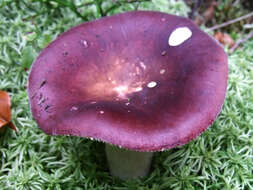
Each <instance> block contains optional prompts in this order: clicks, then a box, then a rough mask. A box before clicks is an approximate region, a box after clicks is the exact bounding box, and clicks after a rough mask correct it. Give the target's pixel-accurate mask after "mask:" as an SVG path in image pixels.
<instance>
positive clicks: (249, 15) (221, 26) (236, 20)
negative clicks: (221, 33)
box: [206, 12, 253, 32]
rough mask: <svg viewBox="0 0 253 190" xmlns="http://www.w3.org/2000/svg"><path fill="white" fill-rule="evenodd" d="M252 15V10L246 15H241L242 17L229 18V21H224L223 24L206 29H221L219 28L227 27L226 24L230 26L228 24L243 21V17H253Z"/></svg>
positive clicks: (208, 30)
mask: <svg viewBox="0 0 253 190" xmlns="http://www.w3.org/2000/svg"><path fill="white" fill-rule="evenodd" d="M252 16H253V12H251V13H249V14H246V15H244V16H241V17H239V18H236V19H233V20H229V21H227V22H224V23H222V24H218V25H216V26H213V27H211V28H208V29H207V30H206V31H207V32H210V31H213V30H216V29H219V28H223V27H225V26H228V25H230V24H233V23H236V22H238V21H241V20H243V19H246V18H249V17H252Z"/></svg>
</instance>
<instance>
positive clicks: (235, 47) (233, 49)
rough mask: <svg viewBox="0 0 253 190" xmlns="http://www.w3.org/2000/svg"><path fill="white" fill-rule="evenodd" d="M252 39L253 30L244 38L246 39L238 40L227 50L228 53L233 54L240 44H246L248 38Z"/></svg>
mask: <svg viewBox="0 0 253 190" xmlns="http://www.w3.org/2000/svg"><path fill="white" fill-rule="evenodd" d="M252 37H253V30H252V31H251V32H250V33H249V34H248V35H247V36H246V38H243V39H239V40H238V41H237V42H236V43H235V45H233V47H232V48H231V49H230V50H229V53H233V52H234V51H235V50H236V49H237V48H238V47H239V46H240V45H241V44H242V43H244V42H247V41H248V40H249V39H250V38H252Z"/></svg>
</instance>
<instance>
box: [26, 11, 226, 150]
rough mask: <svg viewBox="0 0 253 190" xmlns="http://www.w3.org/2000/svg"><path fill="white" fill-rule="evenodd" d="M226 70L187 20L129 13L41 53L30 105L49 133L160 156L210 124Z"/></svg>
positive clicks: (86, 27) (66, 36)
mask: <svg viewBox="0 0 253 190" xmlns="http://www.w3.org/2000/svg"><path fill="white" fill-rule="evenodd" d="M227 67H228V66H227V56H226V54H225V53H224V51H223V49H222V47H221V46H220V45H218V43H217V42H216V41H214V40H213V39H212V38H211V37H209V36H208V35H207V34H205V33H204V32H202V31H201V30H200V29H199V28H198V27H197V26H195V25H194V24H193V23H192V22H191V21H189V20H188V19H185V18H182V17H177V16H173V15H169V14H165V13H159V12H151V11H137V12H128V13H123V14H118V15H114V16H111V17H105V18H102V19H99V20H96V21H92V22H87V23H84V24H81V25H79V26H77V27H74V28H72V29H70V30H69V31H67V32H65V33H63V34H62V35H60V36H59V37H58V38H57V39H56V40H55V41H54V42H52V43H51V44H50V45H49V46H48V47H46V48H45V49H44V50H43V51H42V52H41V53H40V55H39V56H38V58H37V59H36V61H35V62H34V63H33V65H32V69H31V72H30V76H29V87H28V93H29V101H30V106H31V110H32V114H33V116H34V118H35V120H36V121H37V123H38V125H39V127H40V128H41V129H42V130H43V131H44V132H45V133H47V134H50V135H74V136H81V137H89V138H95V139H98V140H102V141H105V142H108V143H110V144H114V145H118V146H122V147H124V148H128V149H133V150H139V151H158V150H164V149H167V148H172V147H175V146H178V145H183V144H185V143H187V142H189V141H190V140H192V139H194V138H195V137H197V136H198V135H200V133H201V132H203V131H204V130H205V129H206V128H207V127H208V126H209V125H210V124H211V123H212V122H213V121H214V120H215V118H216V117H217V115H218V113H219V112H220V110H221V107H222V104H223V102H224V98H225V94H226V86H227V75H228V68H227Z"/></svg>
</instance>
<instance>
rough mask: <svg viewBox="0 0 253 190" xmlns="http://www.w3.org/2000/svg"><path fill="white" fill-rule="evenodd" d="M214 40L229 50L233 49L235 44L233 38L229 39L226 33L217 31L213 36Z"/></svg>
mask: <svg viewBox="0 0 253 190" xmlns="http://www.w3.org/2000/svg"><path fill="white" fill-rule="evenodd" d="M214 38H215V39H216V40H218V41H219V42H220V43H221V44H222V45H224V46H228V47H229V48H231V47H233V46H234V44H235V41H234V40H233V38H231V36H230V35H229V34H227V33H222V32H220V31H218V32H216V33H215V34H214Z"/></svg>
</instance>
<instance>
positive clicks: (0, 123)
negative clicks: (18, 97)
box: [0, 90, 17, 131]
mask: <svg viewBox="0 0 253 190" xmlns="http://www.w3.org/2000/svg"><path fill="white" fill-rule="evenodd" d="M5 126H8V127H10V128H12V129H13V130H15V131H17V129H16V127H15V125H14V124H13V123H12V122H11V99H10V96H9V95H8V93H7V92H5V91H1V90H0V129H2V128H3V127H5Z"/></svg>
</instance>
